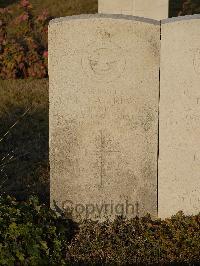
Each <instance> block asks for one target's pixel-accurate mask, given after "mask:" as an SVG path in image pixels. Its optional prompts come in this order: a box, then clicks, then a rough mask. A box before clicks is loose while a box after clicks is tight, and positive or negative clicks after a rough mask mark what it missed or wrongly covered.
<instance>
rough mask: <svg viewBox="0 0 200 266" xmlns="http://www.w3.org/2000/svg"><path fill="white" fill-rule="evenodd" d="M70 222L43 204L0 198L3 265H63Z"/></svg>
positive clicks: (0, 244)
mask: <svg viewBox="0 0 200 266" xmlns="http://www.w3.org/2000/svg"><path fill="white" fill-rule="evenodd" d="M70 237H71V223H70V222H69V221H68V220H67V219H64V218H62V216H60V217H58V216H57V215H56V214H55V212H53V211H52V210H50V209H48V208H46V207H45V206H44V205H40V204H39V202H38V199H37V198H34V197H31V198H30V199H29V200H28V201H27V202H21V203H20V202H17V201H16V200H15V199H14V198H11V197H10V196H0V265H9V266H11V265H63V263H64V262H63V261H64V258H65V251H66V246H67V244H68V241H69V240H70Z"/></svg>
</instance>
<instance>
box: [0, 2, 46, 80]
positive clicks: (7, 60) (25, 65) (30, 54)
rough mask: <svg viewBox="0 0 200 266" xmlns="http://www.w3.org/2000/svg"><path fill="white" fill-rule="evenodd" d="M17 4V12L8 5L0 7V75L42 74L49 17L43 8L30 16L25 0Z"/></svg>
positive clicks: (36, 75) (27, 75) (41, 75)
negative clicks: (39, 12)
mask: <svg viewBox="0 0 200 266" xmlns="http://www.w3.org/2000/svg"><path fill="white" fill-rule="evenodd" d="M17 7H18V11H19V15H18V16H16V12H14V11H12V10H10V9H8V8H3V9H0V78H2V79H15V78H28V77H34V78H45V77H47V63H48V62H47V57H48V52H47V29H48V21H49V20H50V17H49V15H48V12H47V11H46V10H44V11H43V12H42V13H41V14H39V15H38V16H34V15H33V12H32V6H31V4H30V3H29V1H28V0H21V1H20V3H19V4H18V6H17ZM13 29H14V30H13Z"/></svg>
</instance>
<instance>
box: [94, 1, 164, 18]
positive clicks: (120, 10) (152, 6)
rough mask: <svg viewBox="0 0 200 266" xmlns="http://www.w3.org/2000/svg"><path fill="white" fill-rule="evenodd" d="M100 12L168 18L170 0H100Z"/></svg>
mask: <svg viewBox="0 0 200 266" xmlns="http://www.w3.org/2000/svg"><path fill="white" fill-rule="evenodd" d="M98 7H99V13H104V14H123V15H132V16H139V17H145V18H151V19H156V20H161V19H165V18H168V14H169V0H99V2H98Z"/></svg>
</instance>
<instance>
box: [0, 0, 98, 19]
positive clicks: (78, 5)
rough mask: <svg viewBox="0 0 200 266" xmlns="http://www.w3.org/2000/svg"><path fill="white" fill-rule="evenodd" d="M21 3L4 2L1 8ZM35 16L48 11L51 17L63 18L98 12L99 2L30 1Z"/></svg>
mask: <svg viewBox="0 0 200 266" xmlns="http://www.w3.org/2000/svg"><path fill="white" fill-rule="evenodd" d="M17 3H19V1H15V0H4V1H2V3H0V8H1V7H6V6H7V7H15V6H16V4H17ZM30 3H31V4H32V6H33V11H34V13H35V14H39V13H40V12H41V11H42V10H43V9H48V11H49V13H50V14H51V16H55V17H62V16H70V15H75V14H76V15H78V14H84V13H85V14H88V13H90V14H91V13H97V12H98V0H42V1H41V0H30Z"/></svg>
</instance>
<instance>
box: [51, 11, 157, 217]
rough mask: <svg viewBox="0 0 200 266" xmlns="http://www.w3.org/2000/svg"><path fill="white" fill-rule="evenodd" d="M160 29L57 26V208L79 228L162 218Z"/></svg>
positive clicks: (103, 19) (112, 19)
mask: <svg viewBox="0 0 200 266" xmlns="http://www.w3.org/2000/svg"><path fill="white" fill-rule="evenodd" d="M159 24H160V23H158V22H156V21H152V20H146V19H139V18H137V20H136V18H133V17H131V16H120V15H112V16H111V15H85V16H73V17H68V18H61V19H55V20H53V21H51V22H50V25H49V77H50V165H51V205H52V207H53V208H55V206H57V207H58V208H60V209H65V211H67V210H68V211H69V209H70V210H72V209H73V211H72V216H73V218H75V219H77V220H78V219H80V218H92V219H96V218H97V219H104V218H105V217H108V218H111V219H112V218H114V217H115V215H117V214H118V215H120V214H124V215H125V216H126V217H128V218H130V217H133V216H135V215H140V216H142V215H144V214H146V213H147V212H148V213H151V214H152V215H153V216H156V214H157V147H158V98H159V50H160V25H159Z"/></svg>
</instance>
